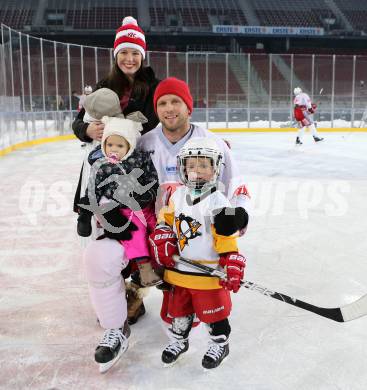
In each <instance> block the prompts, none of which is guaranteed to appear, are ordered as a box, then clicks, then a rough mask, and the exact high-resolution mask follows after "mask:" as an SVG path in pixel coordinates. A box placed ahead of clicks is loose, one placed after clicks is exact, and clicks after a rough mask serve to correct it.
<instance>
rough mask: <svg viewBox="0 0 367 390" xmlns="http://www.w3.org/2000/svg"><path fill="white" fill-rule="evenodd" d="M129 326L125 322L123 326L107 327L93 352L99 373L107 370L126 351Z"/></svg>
mask: <svg viewBox="0 0 367 390" xmlns="http://www.w3.org/2000/svg"><path fill="white" fill-rule="evenodd" d="M129 336H130V327H129V325H128V324H127V323H125V325H124V328H123V329H122V328H118V329H107V330H106V331H105V333H104V335H103V338H102V341H101V342H100V343H99V345H98V347H97V348H96V352H95V354H94V359H95V361H96V362H97V363H99V372H100V373H101V374H103V373H105V372H106V371H107V370H109V369H110V368H111V367H112V366H113V365H114V364H115V363H116V362H117V361H118V360H119V359H120V357H121V355H122V354H123V353H124V352H126V350H127V348H128V347H129V341H128V338H129Z"/></svg>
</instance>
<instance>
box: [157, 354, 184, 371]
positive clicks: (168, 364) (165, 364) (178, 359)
mask: <svg viewBox="0 0 367 390" xmlns="http://www.w3.org/2000/svg"><path fill="white" fill-rule="evenodd" d="M186 352H187V351H186ZM186 352H183V353H181V355H180V356H179V357H178V358H177V359H176V360H175V361H174V362H172V363H164V362H162V365H163V367H164V368H168V367H172V366H174V365H175V364H176V363H177V362H178V361H180V360H181V359H182V357H183V356H184V355H185V353H186Z"/></svg>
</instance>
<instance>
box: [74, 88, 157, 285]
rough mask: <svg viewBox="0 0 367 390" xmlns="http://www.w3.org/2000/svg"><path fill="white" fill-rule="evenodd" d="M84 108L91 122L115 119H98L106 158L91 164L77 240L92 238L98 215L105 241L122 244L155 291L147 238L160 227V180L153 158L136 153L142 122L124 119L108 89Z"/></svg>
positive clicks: (139, 116)
mask: <svg viewBox="0 0 367 390" xmlns="http://www.w3.org/2000/svg"><path fill="white" fill-rule="evenodd" d="M85 104H86V107H85V108H86V114H85V116H88V118H87V120H88V121H91V120H93V118H95V119H97V120H99V119H100V115H101V113H102V112H103V113H107V114H109V115H114V117H112V116H103V117H102V118H101V119H100V120H101V121H102V122H103V123H104V124H105V128H104V132H103V137H102V141H101V149H102V152H103V156H104V157H103V158H101V159H99V160H97V161H96V162H95V163H94V164H93V166H92V170H91V174H90V176H89V183H88V188H87V191H86V194H85V196H84V197H83V198H81V199H80V206H81V207H80V215H79V217H78V226H77V230H78V234H79V235H81V236H83V237H86V236H89V235H90V234H91V217H92V215H93V214H96V216H97V219H98V220H99V222H100V223H101V225H102V226H103V228H104V235H103V236H105V237H108V238H114V239H118V240H119V241H120V242H121V244H122V245H123V246H124V249H125V253H126V255H127V257H128V259H129V260H130V261H134V262H135V263H136V264H137V267H138V269H139V271H140V279H141V283H142V284H143V285H144V286H150V285H155V284H157V283H159V282H161V279H160V277H159V276H158V275H157V274H156V273H155V272H154V271H153V269H152V266H151V263H150V255H149V248H148V234H149V232H151V231H152V230H153V229H154V226H155V222H156V218H155V209H154V204H155V198H156V193H157V189H158V176H157V172H156V169H155V167H154V165H153V163H152V160H151V157H150V153H147V152H143V151H140V150H138V149H136V144H137V141H138V139H139V138H140V131H141V130H142V129H143V127H142V124H141V122H139V121H136V120H139V118H140V119H141V117H142V116H141V114H140V113H135V114H132V117H133V118H135V119H136V120H132V119H128V118H124V117H123V115H122V114H121V107H120V103H119V99H118V96H117V94H115V92H113V91H112V90H110V89H107V88H101V89H99V90H97V91H95V92H94V93H93V94H91V95H89V96H88V98H87V99H86V101H85ZM139 114H140V115H139ZM129 117H130V116H129ZM99 239H100V238H99Z"/></svg>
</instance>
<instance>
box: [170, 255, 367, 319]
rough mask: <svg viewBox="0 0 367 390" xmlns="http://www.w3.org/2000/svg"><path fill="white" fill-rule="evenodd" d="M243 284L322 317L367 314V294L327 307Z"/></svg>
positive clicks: (205, 269)
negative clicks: (339, 305) (344, 303)
mask: <svg viewBox="0 0 367 390" xmlns="http://www.w3.org/2000/svg"><path fill="white" fill-rule="evenodd" d="M173 259H174V260H175V261H176V262H178V263H181V264H186V265H187V266H189V267H191V268H195V269H197V270H200V271H202V272H204V273H206V274H209V275H212V276H217V277H219V278H220V279H225V278H226V274H225V272H223V271H220V270H217V269H213V268H211V267H208V266H206V265H204V264H200V263H196V262H194V261H192V260H190V259H186V258H184V257H182V256H178V255H174V256H173ZM241 286H243V287H245V288H248V289H249V290H253V291H257V292H259V293H261V294H263V295H265V296H268V297H270V298H274V299H277V300H279V301H282V302H285V303H288V304H289V305H292V306H296V307H299V308H301V309H303V310H307V311H310V312H312V313H315V314H317V315H319V316H321V317H325V318H328V319H330V320H333V321H337V322H347V321H352V320H355V319H357V318H360V317H363V316H365V315H366V314H367V294H366V295H363V296H362V297H361V298H359V299H358V300H356V301H354V302H352V303H349V304H347V305H345V306H342V307H335V308H327V307H319V306H315V305H311V304H310V303H307V302H304V301H301V300H300V299H296V298H292V297H289V296H288V295H285V294H281V293H279V292H276V291H272V290H269V289H268V288H266V287H262V286H260V285H258V284H256V283H254V282H250V281H248V280H241Z"/></svg>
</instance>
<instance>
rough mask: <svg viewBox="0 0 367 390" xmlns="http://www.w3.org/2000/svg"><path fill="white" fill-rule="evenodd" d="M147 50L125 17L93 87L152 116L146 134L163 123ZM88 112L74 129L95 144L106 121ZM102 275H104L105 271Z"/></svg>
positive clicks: (127, 108)
mask: <svg viewBox="0 0 367 390" xmlns="http://www.w3.org/2000/svg"><path fill="white" fill-rule="evenodd" d="M145 51H146V44H145V36H144V32H143V30H142V29H141V28H140V27H139V26H138V23H137V21H136V19H134V18H133V17H131V16H127V17H126V18H124V19H123V21H122V25H121V27H119V28H118V29H117V31H116V36H115V42H114V58H115V61H114V64H113V66H112V69H111V71H110V72H109V74H108V75H107V77H105V78H104V79H102V80H100V81H99V82H98V83H97V85H96V86H95V87H94V88H93V89H94V90H96V89H100V88H109V89H112V90H113V91H114V92H116V94H117V95H118V97H119V99H120V106H121V110H122V113H123V114H124V115H125V116H126V115H128V114H130V113H132V112H134V111H140V112H141V113H142V114H143V115H144V116H145V117H146V118H147V119H148V121H147V123H144V124H143V131H142V134H144V133H146V132H148V131H150V130H151V129H153V128H155V127H156V126H157V125H158V123H159V120H158V117H157V115H156V113H155V110H154V105H153V96H154V92H155V89H156V87H157V85H158V83H159V80H158V79H157V78H156V77H155V74H154V71H153V69H152V68H151V67H147V66H144V64H143V61H144V59H145ZM84 114H85V110H84V108H82V109H81V110H80V112H79V113H78V116H77V117H76V119H75V120H74V122H73V130H74V133H75V135H76V136H77V137H78V138H79V139H80V140H81V141H82V142H86V143H87V144H88V145H92V143H93V141H101V139H102V136H103V130H104V124H103V123H101V122H100V123H98V122H92V123H87V122H84V121H83V118H84ZM84 164H85V166H87V164H88V162H87V159H85V162H84ZM142 169H144V167H142ZM83 172H84V170H83V168H82V173H81V175H80V178H79V184H78V187H77V192H76V194H75V198H74V211H75V212H77V213H78V211H79V206H78V204H79V203H80V194H81V193H82V194H84V192H85V188H82V185H81V183H82V182H87V180H83ZM93 230H95V229H93ZM94 238H96V237H94ZM105 240H106V239H103V240H100V241H101V242H102V241H105ZM116 242H117V241H116ZM93 261H94V262H95V266H96V267H97V268H98V267H99V266H100V267H101V269H102V268H103V264H104V262H105V261H106V254H104V255H103V256H102V255H101V258H100V259H98V258H97V259H96V258H95V259H94V260H93ZM87 263H88V262H87ZM97 263H98V264H97ZM101 275H103V272H101ZM101 293H103V290H101ZM140 300H141V304H139V303H138V304H136V302H132V307H134V310H130V308H129V305H128V310H129V317H128V319H129V322H136V321H137V318H138V317H139V316H140V315H142V314H144V313H145V308H144V304H143V303H142V299H140Z"/></svg>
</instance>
